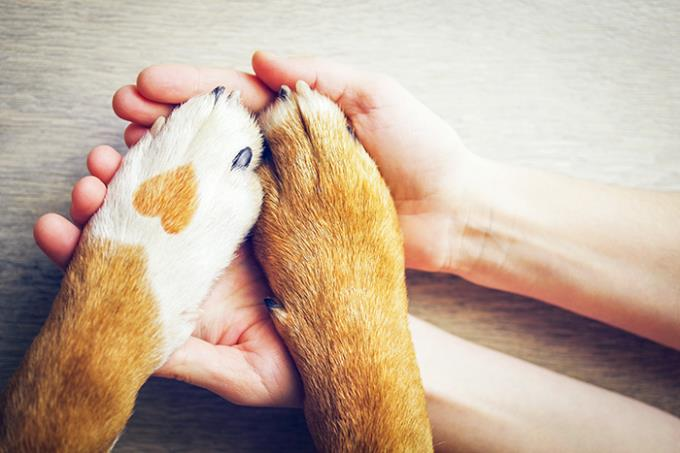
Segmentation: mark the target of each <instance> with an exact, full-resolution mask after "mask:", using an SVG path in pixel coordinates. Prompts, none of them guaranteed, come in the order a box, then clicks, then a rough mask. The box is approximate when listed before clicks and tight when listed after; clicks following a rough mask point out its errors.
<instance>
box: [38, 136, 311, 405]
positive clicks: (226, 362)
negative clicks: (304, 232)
mask: <svg viewBox="0 0 680 453" xmlns="http://www.w3.org/2000/svg"><path fill="white" fill-rule="evenodd" d="M121 160H122V157H121V156H120V154H118V153H117V152H116V151H115V150H114V149H113V148H111V147H108V146H100V147H97V148H95V149H93V150H92V151H91V152H90V155H89V157H88V168H89V169H90V172H91V173H92V176H87V177H85V178H83V179H81V180H80V181H78V183H76V185H75V186H74V188H73V194H72V206H71V217H72V218H73V220H74V223H71V222H69V221H68V220H67V219H65V218H64V217H61V216H59V215H57V214H46V215H44V216H42V217H41V218H40V219H39V220H38V222H37V223H36V225H35V229H34V234H35V239H36V242H37V243H38V245H39V246H40V248H41V249H42V250H43V251H44V252H45V254H46V255H47V256H49V257H50V258H51V259H52V260H53V261H54V262H55V263H56V264H58V265H60V266H61V267H65V266H66V265H67V264H68V261H69V259H70V257H71V255H72V254H73V251H74V250H75V247H76V244H77V243H78V240H79V237H80V229H79V228H78V226H76V225H83V224H85V223H86V222H87V221H88V219H89V218H90V217H91V216H92V215H93V214H94V213H95V212H96V211H97V209H99V207H100V206H101V204H102V202H103V201H104V196H105V194H106V184H107V183H108V182H109V181H110V180H111V178H112V177H113V175H114V174H115V172H116V170H117V169H118V166H119V165H120V162H121ZM268 295H270V290H269V288H268V286H267V283H266V279H265V278H264V276H263V275H262V272H261V270H260V268H259V266H258V265H257V264H256V263H255V261H254V260H253V257H252V253H251V251H250V246H249V245H248V244H246V245H245V246H244V247H242V249H241V250H240V251H239V253H238V257H237V258H236V259H234V261H233V262H232V263H231V265H230V266H229V267H228V268H227V269H226V270H225V272H224V273H223V274H222V276H221V277H220V278H219V279H218V281H217V282H216V283H215V286H214V287H213V289H212V290H211V292H210V294H209V296H208V297H207V298H206V300H205V302H204V304H203V305H202V313H201V316H200V318H199V320H198V323H197V326H196V330H195V331H194V333H193V335H192V337H191V338H190V339H189V341H188V342H187V343H186V344H184V345H183V346H182V347H181V348H180V349H179V350H177V351H176V352H175V353H174V354H173V355H172V356H171V357H170V359H169V360H168V362H167V363H165V364H164V365H163V366H162V367H161V368H160V369H159V370H158V371H157V373H156V374H157V375H159V376H164V377H173V378H176V379H179V380H182V381H186V382H189V383H191V384H195V385H198V386H201V387H204V388H207V389H208V390H211V391H213V392H215V393H217V394H218V395H220V396H222V397H223V398H225V399H227V400H229V401H231V402H233V403H236V404H244V405H251V406H297V405H299V404H300V402H301V394H302V391H301V386H300V383H299V377H298V374H297V371H296V369H295V366H294V365H293V363H292V361H291V359H290V356H289V355H288V352H287V350H286V348H285V346H284V344H283V343H282V341H281V339H280V337H279V336H278V335H277V333H276V332H275V330H274V327H273V325H272V322H271V319H270V317H269V314H268V312H267V310H266V307H265V305H264V304H263V298H264V297H266V296H268Z"/></svg>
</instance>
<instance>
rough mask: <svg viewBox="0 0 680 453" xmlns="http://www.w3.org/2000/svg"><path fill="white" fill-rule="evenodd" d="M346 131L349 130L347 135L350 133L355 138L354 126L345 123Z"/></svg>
mask: <svg viewBox="0 0 680 453" xmlns="http://www.w3.org/2000/svg"><path fill="white" fill-rule="evenodd" d="M347 132H349V135H351V136H352V138H353V139H355V140H356V138H357V136H356V134H355V133H354V128H353V127H352V125H351V124H350V123H347Z"/></svg>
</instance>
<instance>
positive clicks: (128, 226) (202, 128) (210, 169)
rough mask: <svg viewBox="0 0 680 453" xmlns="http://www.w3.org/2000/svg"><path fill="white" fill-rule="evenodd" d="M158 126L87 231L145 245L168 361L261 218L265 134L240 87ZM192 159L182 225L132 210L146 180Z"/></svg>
mask: <svg viewBox="0 0 680 453" xmlns="http://www.w3.org/2000/svg"><path fill="white" fill-rule="evenodd" d="M153 129H154V130H153V132H152V133H147V134H146V135H145V136H144V137H143V138H142V139H141V140H140V141H139V143H138V144H137V145H136V146H135V147H134V148H132V149H131V150H130V152H129V153H128V154H127V155H126V156H125V159H124V161H123V164H122V166H121V168H120V170H118V173H117V174H116V176H115V178H114V179H113V181H112V182H111V184H110V185H109V189H108V193H107V196H106V200H105V201H104V204H103V206H102V207H101V209H99V211H98V212H97V214H96V215H95V216H94V217H93V218H92V219H91V220H90V223H89V227H88V234H90V235H92V236H94V237H97V238H104V239H109V240H113V241H116V242H118V243H123V244H130V245H141V246H143V247H144V250H145V251H146V255H147V260H148V279H149V281H150V283H151V287H152V290H153V292H154V294H155V296H156V299H157V301H158V304H159V311H160V316H161V320H160V321H161V324H162V326H163V334H164V335H163V336H164V338H163V339H164V346H163V351H161V353H162V356H163V357H162V358H163V359H165V358H167V356H168V355H169V354H170V353H172V352H173V351H174V350H175V349H176V348H177V347H179V346H181V345H182V344H183V343H184V342H185V341H186V340H187V338H188V337H189V335H190V334H191V332H192V331H193V329H194V324H195V320H196V317H197V316H196V315H197V313H198V307H199V305H200V304H201V302H202V301H203V299H204V298H205V296H206V295H207V293H208V291H209V290H210V287H211V285H212V283H213V281H214V280H215V278H216V277H217V276H218V275H219V274H220V272H221V271H222V270H223V269H224V268H226V267H227V265H228V264H229V263H230V262H231V260H232V259H233V256H234V252H235V251H236V249H237V247H238V246H239V244H240V243H241V242H242V241H243V239H244V237H245V236H246V234H247V233H248V231H249V230H250V228H251V227H252V225H253V224H254V222H255V220H256V219H257V216H258V214H259V210H260V205H261V201H262V188H261V185H260V181H259V179H258V178H257V175H256V174H255V172H254V169H255V168H256V167H257V165H258V163H259V159H260V154H261V150H262V139H261V135H260V131H259V129H258V127H257V125H256V124H255V122H254V120H253V118H252V117H251V115H250V114H249V113H248V112H247V111H246V110H245V109H244V108H243V107H242V106H241V105H240V103H239V100H238V94H237V93H236V94H232V95H231V96H228V95H227V93H224V94H222V96H221V97H220V98H219V99H218V100H217V102H215V97H214V95H213V94H211V93H209V94H206V95H203V96H198V97H195V98H192V99H190V100H189V101H187V102H186V103H184V104H183V105H181V106H180V107H178V108H177V109H175V110H174V111H173V113H172V114H171V115H170V117H169V118H168V119H167V121H166V122H165V124H163V122H162V121H157V122H156V124H155V125H154V128H153ZM248 146H249V147H250V148H251V150H252V153H253V158H252V161H251V163H250V165H249V166H248V168H245V169H234V170H232V168H231V167H232V161H233V159H234V157H235V156H236V155H237V154H238V152H239V151H240V150H242V149H243V148H245V147H248ZM188 163H191V164H192V165H193V167H194V170H195V173H196V176H197V179H198V207H197V209H196V212H195V214H194V216H193V217H192V219H191V221H190V223H189V225H188V226H187V227H186V228H185V229H184V230H182V231H180V232H179V233H177V234H168V233H166V232H165V230H164V229H163V228H162V226H161V223H160V218H158V217H154V218H152V217H146V216H143V215H141V214H140V213H138V212H137V211H136V210H135V208H134V207H133V204H132V197H133V194H134V193H135V190H136V189H137V188H138V187H139V186H140V184H142V183H143V182H144V181H146V180H147V179H149V178H151V177H153V176H155V175H158V174H161V173H164V172H166V171H171V170H173V169H175V168H177V167H179V166H182V165H184V164H188Z"/></svg>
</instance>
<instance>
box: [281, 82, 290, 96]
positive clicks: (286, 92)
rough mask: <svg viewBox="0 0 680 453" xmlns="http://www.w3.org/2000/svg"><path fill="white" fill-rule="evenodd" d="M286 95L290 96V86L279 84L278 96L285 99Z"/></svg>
mask: <svg viewBox="0 0 680 453" xmlns="http://www.w3.org/2000/svg"><path fill="white" fill-rule="evenodd" d="M288 96H290V88H289V87H288V85H281V88H279V98H281V99H286V98H288Z"/></svg>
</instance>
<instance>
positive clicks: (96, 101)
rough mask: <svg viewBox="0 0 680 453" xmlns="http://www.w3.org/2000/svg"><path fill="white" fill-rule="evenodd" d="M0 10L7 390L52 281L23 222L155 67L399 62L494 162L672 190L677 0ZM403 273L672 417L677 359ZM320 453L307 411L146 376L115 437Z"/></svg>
mask: <svg viewBox="0 0 680 453" xmlns="http://www.w3.org/2000/svg"><path fill="white" fill-rule="evenodd" d="M0 3H1V4H0V139H1V140H0V157H1V165H0V208H1V212H2V213H1V214H0V386H2V385H4V383H5V382H6V381H7V379H8V378H9V376H10V374H11V373H12V371H13V370H14V369H15V368H16V367H17V366H18V364H19V360H20V358H21V356H22V354H23V352H24V350H25V349H26V348H27V347H28V345H29V344H30V341H31V339H32V338H33V336H34V335H35V334H36V333H37V331H38V329H39V327H40V325H41V323H42V321H43V320H44V318H45V316H46V315H47V313H48V310H49V307H50V302H51V300H52V297H53V296H54V294H55V292H56V291H57V288H58V285H59V280H60V272H59V271H57V270H56V269H55V268H54V266H52V265H51V264H50V263H49V262H48V261H47V259H46V258H45V257H43V256H42V255H41V254H40V252H39V251H38V249H37V247H36V246H35V245H34V244H33V239H32V236H31V226H32V224H33V222H34V220H35V219H36V218H37V217H38V216H39V215H40V214H41V213H44V212H46V211H53V210H56V211H59V212H61V213H64V214H66V213H67V212H68V206H69V194H70V188H71V185H72V184H73V183H74V182H75V181H76V180H77V178H79V177H80V176H83V175H85V171H86V170H85V160H84V158H85V154H86V152H87V151H88V150H89V148H90V147H92V146H94V145H96V144H100V143H110V144H112V145H114V146H116V147H117V148H118V149H121V150H122V149H124V145H123V143H122V129H123V126H124V124H123V122H122V121H120V120H118V119H117V118H115V117H114V115H113V113H112V112H111V109H110V97H111V94H112V93H113V92H114V90H115V89H116V88H118V87H119V86H120V85H122V84H126V83H131V82H134V78H135V75H136V73H137V71H138V70H140V69H141V68H143V67H145V66H146V65H149V64H152V63H158V62H191V63H200V64H211V65H224V66H236V67H239V68H242V69H248V65H249V56H250V54H251V52H252V51H253V50H254V49H256V48H264V49H268V50H275V51H279V52H282V53H287V54H319V55H327V56H331V57H334V58H337V59H340V60H343V61H346V62H350V63H354V64H356V65H360V66H363V67H365V68H368V69H374V70H378V71H383V72H387V73H390V74H392V75H393V76H395V77H396V78H398V79H399V80H401V81H402V83H403V84H404V85H406V86H407V87H408V88H409V89H411V90H412V91H413V92H414V93H415V94H416V95H417V96H418V97H419V98H420V99H422V100H423V101H424V102H425V103H426V104H427V105H429V106H430V107H431V108H432V109H433V110H435V111H436V112H438V113H439V114H440V115H442V116H443V117H444V118H445V119H447V120H448V121H449V122H450V123H451V124H452V125H453V126H454V127H455V128H456V129H457V130H458V131H459V133H460V135H461V136H462V137H463V139H464V141H465V142H466V143H467V144H468V146H469V147H470V149H472V150H474V151H476V152H478V153H480V154H482V155H485V156H489V157H494V158H497V159H500V160H503V161H507V162H515V163H518V164H523V165H532V166H536V167H541V168H545V169H549V170H552V171H557V172H561V173H566V174H570V175H574V176H578V177H583V178H589V179H595V180H601V181H608V182H615V183H620V184H625V185H630V186H643V187H650V188H657V189H680V3H678V2H677V1H673V0H668V1H660V2H651V3H650V2H648V1H639V2H638V1H627V2H614V1H611V0H607V1H600V2H592V3H593V4H594V5H597V6H579V5H576V4H575V3H576V2H562V1H560V2H540V4H538V3H537V4H533V3H532V2H525V1H520V0H513V1H498V2H468V3H466V4H464V3H462V2H461V3H456V2H440V1H430V2H420V3H419V4H418V5H416V4H415V3H414V4H410V3H407V2H394V1H385V2H382V3H370V4H368V3H365V2H360V1H351V2H342V4H338V5H336V6H329V5H327V4H326V3H324V2H309V3H305V2H301V1H284V2H280V3H275V2H262V3H261V4H259V5H258V4H248V3H246V2H213V1H201V2H194V3H193V4H192V5H191V6H185V7H182V6H179V5H178V4H174V3H173V2H156V3H153V2H103V1H90V2H85V1H83V2H7V1H2V2H0ZM414 152H416V153H426V152H427V150H414ZM678 236H679V240H680V226H679V234H678ZM409 285H410V292H411V296H412V312H413V313H414V314H416V315H418V316H421V317H423V318H425V319H426V320H429V321H431V322H433V323H435V324H437V325H439V326H441V327H443V328H445V329H447V330H449V331H451V332H453V333H455V334H456V335H459V336H461V337H464V338H466V339H470V340H474V341H476V342H478V343H481V344H484V345H487V346H490V347H493V348H496V349H498V350H501V351H504V352H506V353H509V354H512V355H515V356H518V357H522V358H524V359H526V360H529V361H531V362H534V363H537V364H540V365H542V366H545V367H547V368H550V369H553V370H556V371H559V372H562V373H566V374H568V375H570V376H574V377H577V378H579V379H582V380H585V381H588V382H592V383H594V384H597V385H599V386H602V387H605V388H608V389H612V390H615V391H617V392H620V393H623V394H626V395H630V396H632V397H634V398H637V399H640V400H642V401H645V402H647V403H650V404H653V405H655V406H658V407H660V408H662V409H665V410H667V411H669V412H672V413H674V414H676V415H680V353H678V352H673V351H671V350H669V349H665V348H663V347H661V346H658V345H656V344H653V343H651V342H649V341H646V340H642V339H640V338H636V337H634V336H632V335H628V334H625V333H622V332H619V331H616V330H614V329H611V328H608V327H606V326H603V325H601V324H599V323H597V322H593V321H589V320H586V319H583V318H580V317H578V316H575V315H573V314H570V313H567V312H565V311H562V310H559V309H556V308H553V307H550V306H547V305H544V304H541V303H538V302H535V301H532V300H528V299H524V298H521V297H516V296H512V295H509V294H504V293H501V292H495V291H491V290H487V289H483V288H478V287H475V286H473V285H471V284H468V283H466V282H464V281H461V280H459V279H456V278H454V277H449V276H439V275H427V274H420V273H410V274H409ZM451 360H455V357H452V358H451ZM461 366H464V364H461ZM310 448H311V447H310V441H309V437H308V434H307V432H306V429H305V426H304V420H303V418H302V416H301V413H300V412H299V411H295V410H274V409H251V408H239V407H235V406H232V405H230V404H228V403H226V402H224V401H223V400H221V399H220V398H219V397H217V396H215V395H213V394H211V393H209V392H207V391H203V390H201V389H198V388H194V387H190V386H188V385H185V384H182V383H178V382H171V381H165V380H160V379H153V380H152V381H150V382H149V383H148V384H147V385H146V386H145V387H144V389H143V391H142V394H141V396H140V399H139V404H138V406H137V410H136V412H135V415H134V417H133V419H132V422H131V423H130V425H129V427H128V429H127V430H126V432H125V434H124V435H123V437H122V439H121V441H120V443H119V445H118V447H117V450H118V451H140V450H143V451H170V450H173V451H174V450H177V451H189V450H195V451H207V450H218V449H221V450H234V451H244V450H245V451H248V450H252V451H281V450H291V451H304V450H309V449H310Z"/></svg>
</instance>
